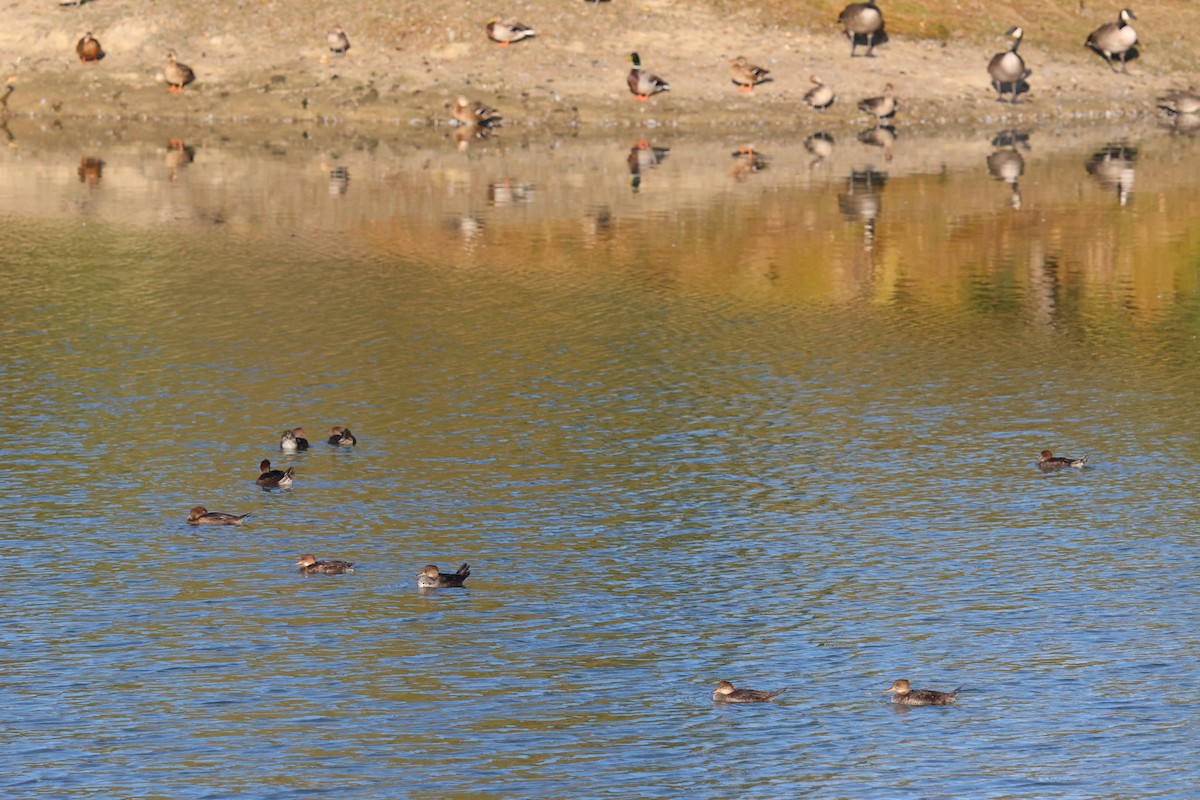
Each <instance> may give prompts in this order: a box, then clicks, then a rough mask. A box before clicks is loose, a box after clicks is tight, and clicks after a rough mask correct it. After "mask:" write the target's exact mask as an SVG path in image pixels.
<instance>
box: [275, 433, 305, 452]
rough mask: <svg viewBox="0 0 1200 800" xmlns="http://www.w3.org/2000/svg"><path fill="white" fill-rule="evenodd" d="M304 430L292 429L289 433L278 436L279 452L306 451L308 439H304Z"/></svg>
mask: <svg viewBox="0 0 1200 800" xmlns="http://www.w3.org/2000/svg"><path fill="white" fill-rule="evenodd" d="M304 437H305V433H304V428H292V429H291V430H290V431H284V432H283V433H282V434H281V435H280V439H279V449H280V450H288V451H295V450H307V449H308V439H305V438H304Z"/></svg>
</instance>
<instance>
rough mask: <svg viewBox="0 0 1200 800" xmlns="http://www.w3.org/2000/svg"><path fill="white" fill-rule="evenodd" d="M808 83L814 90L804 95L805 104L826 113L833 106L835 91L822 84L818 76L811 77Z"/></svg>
mask: <svg viewBox="0 0 1200 800" xmlns="http://www.w3.org/2000/svg"><path fill="white" fill-rule="evenodd" d="M808 81H809V83H811V84H812V85H813V88H811V89H809V90H808V91H807V92H805V93H804V102H806V103H808V105H809V106H811V107H812V108H815V109H817V110H818V111H824V110H825V109H827V108H829V107H830V106H831V105H833V100H834V95H833V89H831V88H829V87H828V86H826V85H825V84H824V83H822V82H821V79H820V78H818V77H817V76H816V75H810V76H809V78H808Z"/></svg>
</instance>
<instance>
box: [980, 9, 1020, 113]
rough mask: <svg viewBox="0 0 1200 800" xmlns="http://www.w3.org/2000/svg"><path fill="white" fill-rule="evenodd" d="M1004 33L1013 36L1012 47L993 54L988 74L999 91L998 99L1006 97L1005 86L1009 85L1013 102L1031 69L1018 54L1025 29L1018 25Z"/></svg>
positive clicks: (1015, 100)
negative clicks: (1026, 67) (1027, 67)
mask: <svg viewBox="0 0 1200 800" xmlns="http://www.w3.org/2000/svg"><path fill="white" fill-rule="evenodd" d="M1004 35H1005V36H1011V37H1012V40H1013V43H1012V47H1010V48H1009V49H1008V50H1005V51H1004V52H1003V53H996V55H994V56H992V60H991V61H989V62H988V74H989V75H991V76H992V85H993V86H995V87H996V91H997V92H998V94H997V95H996V99H997V100H1003V99H1004V87H1005V86H1007V87H1008V91H1009V92H1010V93H1011V95H1012V102H1014V103H1015V102H1017V92H1018V90H1019V89H1020V87H1021V82H1022V81H1024V80H1025V79H1026V78H1028V77H1029V70H1027V69H1025V60H1024V59H1023V58H1021V56H1019V55H1017V48H1018V47H1020V46H1021V39H1022V38H1023V37H1024V36H1025V31H1024V30H1022V29H1021V27H1020V26H1017V27H1015V28H1009V29H1008V30H1007V31H1005V32H1004Z"/></svg>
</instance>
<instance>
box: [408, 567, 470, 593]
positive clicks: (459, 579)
mask: <svg viewBox="0 0 1200 800" xmlns="http://www.w3.org/2000/svg"><path fill="white" fill-rule="evenodd" d="M470 576H471V568H470V567H469V566H468V565H466V564H463V565H462V566H461V567H459V568H458V572H454V573H450V572H438V568H437V566H436V565H434V564H429V565H427V566H426V567H425V569H423V570H421V571H420V572H418V573H417V586H419V587H421V588H422V589H453V588H456V587H459V586H462V585H463V581H465V580H466V579H467V578H469V577H470Z"/></svg>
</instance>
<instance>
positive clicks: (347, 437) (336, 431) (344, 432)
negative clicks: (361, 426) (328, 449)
mask: <svg viewBox="0 0 1200 800" xmlns="http://www.w3.org/2000/svg"><path fill="white" fill-rule="evenodd" d="M327 441H328V442H329V443H330V444H331V445H333V446H334V447H353V446H354V445H356V444H358V439H355V438H354V434H353V433H351V432H350V429H349V428H343V427H342V426H341V425H334V426H333V427H332V428H331V429H330V435H329V439H328V440H327Z"/></svg>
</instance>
